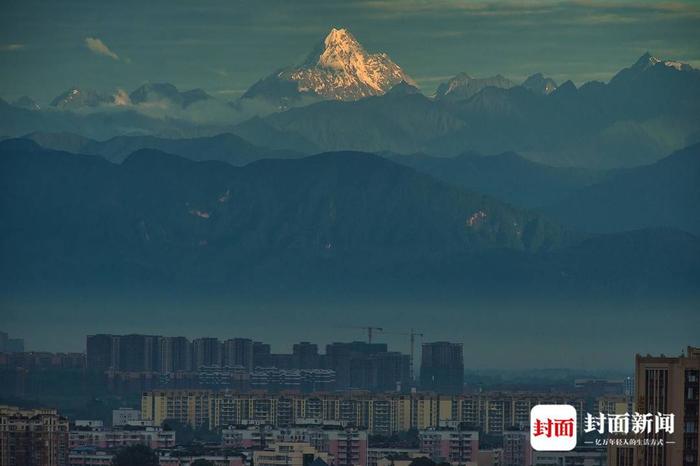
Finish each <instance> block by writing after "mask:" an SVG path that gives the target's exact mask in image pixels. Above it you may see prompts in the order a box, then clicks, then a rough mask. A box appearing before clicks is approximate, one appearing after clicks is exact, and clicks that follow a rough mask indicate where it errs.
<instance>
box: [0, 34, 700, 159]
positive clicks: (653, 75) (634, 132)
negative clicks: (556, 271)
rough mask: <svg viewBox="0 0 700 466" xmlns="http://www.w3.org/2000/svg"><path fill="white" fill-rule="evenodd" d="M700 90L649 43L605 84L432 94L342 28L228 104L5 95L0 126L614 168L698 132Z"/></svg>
mask: <svg viewBox="0 0 700 466" xmlns="http://www.w3.org/2000/svg"><path fill="white" fill-rule="evenodd" d="M698 102H700V71H698V70H696V69H694V68H693V67H692V66H690V65H688V64H684V63H680V62H677V61H673V60H664V59H659V58H656V57H654V56H652V55H650V54H649V53H645V54H644V55H642V56H641V57H640V58H639V59H638V60H637V61H636V62H635V63H634V64H632V65H631V66H629V67H627V68H624V69H622V70H621V71H620V72H618V73H617V74H616V75H615V76H613V77H612V79H611V80H610V81H609V82H607V83H603V82H588V83H584V84H583V85H581V86H576V85H575V84H574V83H573V82H571V81H566V82H564V83H562V84H560V85H557V83H556V82H554V80H552V79H551V78H548V77H546V76H544V75H543V74H542V73H534V74H532V75H531V76H530V77H528V78H527V79H526V80H525V81H524V82H522V83H521V84H519V85H518V84H516V83H515V82H514V81H513V80H510V79H508V78H506V77H503V76H501V75H496V76H492V77H488V78H478V77H474V75H473V74H472V73H471V72H469V73H468V72H463V73H459V74H458V75H456V76H455V77H453V78H451V79H450V80H448V81H446V82H445V83H442V84H440V85H439V86H438V88H437V91H436V93H435V96H426V95H425V94H423V93H421V92H420V91H419V90H418V89H417V85H416V83H415V81H414V80H413V79H412V78H411V77H410V76H409V74H408V73H407V72H406V71H405V70H404V69H403V68H401V67H400V66H399V65H398V64H396V63H395V62H393V61H392V60H391V59H390V58H389V56H388V55H387V54H386V53H382V52H380V53H369V52H367V51H366V49H365V48H364V47H363V46H362V45H361V44H360V42H359V41H358V40H357V39H356V38H355V37H354V36H353V35H352V34H351V33H350V32H349V31H348V30H347V29H342V28H339V29H332V30H331V31H330V33H329V34H328V35H327V36H326V37H325V38H324V39H323V40H322V41H320V42H319V43H318V45H317V46H316V47H315V48H313V49H312V51H311V52H310V53H309V54H308V56H307V58H306V59H305V60H303V61H302V63H300V64H298V65H294V66H289V67H282V68H279V69H278V71H276V72H274V73H272V74H270V75H269V76H267V77H265V78H263V79H261V80H260V81H258V82H257V83H255V84H253V85H252V86H251V87H250V88H249V89H248V90H247V91H246V92H245V93H244V94H243V95H242V97H241V98H239V99H237V100H236V101H234V102H223V101H219V99H216V98H214V97H212V96H211V95H209V94H207V93H206V92H205V91H204V90H201V89H193V90H190V91H180V90H178V89H177V87H175V86H174V85H172V84H168V83H149V84H145V85H143V86H141V87H139V88H138V89H136V90H134V91H132V92H131V93H128V94H127V93H126V92H124V91H117V92H116V93H115V92H112V93H103V92H99V91H91V90H83V89H79V88H75V89H70V90H69V91H67V92H65V93H63V94H61V95H59V96H58V97H57V98H56V99H54V102H53V106H50V107H49V108H48V109H44V108H42V107H41V105H40V104H37V103H36V102H33V101H32V100H31V99H30V98H27V99H23V100H22V101H21V102H19V101H18V102H16V103H15V104H10V103H8V102H5V101H2V102H0V116H2V118H0V136H2V137H20V136H24V135H26V134H28V133H32V132H37V131H39V132H51V133H56V132H70V133H75V134H79V135H82V136H84V137H88V138H90V139H98V140H106V139H110V138H114V137H117V136H124V135H149V136H155V137H160V138H186V139H192V138H197V137H204V136H213V135H216V134H221V133H231V134H236V135H238V136H240V137H242V138H243V139H246V140H247V141H248V142H249V143H251V144H252V145H254V146H259V147H267V148H270V149H275V150H284V151H287V152H289V151H291V152H305V153H316V152H324V151H338V150H356V151H364V152H393V153H397V154H416V153H423V154H427V155H430V156H436V157H446V156H456V155H459V154H464V153H470V152H476V153H481V154H501V153H505V152H515V153H518V154H520V155H521V156H523V157H525V158H527V159H528V160H531V161H534V162H538V163H542V164H546V165H550V166H569V167H579V168H586V169H610V168H620V167H633V166H638V165H643V164H649V163H653V162H656V161H658V160H660V159H661V158H663V157H664V156H666V155H668V154H669V153H671V152H673V151H674V150H679V149H682V148H683V147H686V146H689V145H692V144H694V143H696V142H698V141H700V104H699V103H698ZM170 151H172V150H170Z"/></svg>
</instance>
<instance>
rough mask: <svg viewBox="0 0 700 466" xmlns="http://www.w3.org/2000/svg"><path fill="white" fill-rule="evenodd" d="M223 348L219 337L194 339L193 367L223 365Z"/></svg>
mask: <svg viewBox="0 0 700 466" xmlns="http://www.w3.org/2000/svg"><path fill="white" fill-rule="evenodd" d="M222 350H223V348H222V345H221V342H220V341H219V339H218V338H210V337H206V338H196V339H194V340H193V341H192V354H193V356H192V364H193V367H192V368H193V369H199V368H200V367H212V366H221V364H222V362H223V357H222V356H223V355H222V352H223V351H222Z"/></svg>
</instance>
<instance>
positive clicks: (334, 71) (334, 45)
mask: <svg viewBox="0 0 700 466" xmlns="http://www.w3.org/2000/svg"><path fill="white" fill-rule="evenodd" d="M402 81H405V82H406V83H408V84H410V85H412V86H416V83H415V81H414V80H413V78H411V77H410V76H409V75H408V74H406V73H405V72H404V71H403V69H401V67H400V66H399V65H397V64H396V63H394V62H393V61H392V60H391V58H389V55H387V54H386V53H368V52H367V51H366V50H365V48H364V47H363V46H362V44H360V42H359V41H358V40H357V39H356V38H355V36H353V35H352V33H350V31H348V30H347V29H344V28H333V29H331V31H330V32H329V33H328V34H327V35H326V36H325V38H324V39H323V40H322V41H320V42H319V44H318V45H317V46H316V47H315V48H314V49H313V50H312V52H311V53H310V54H309V55H308V56H307V58H306V60H304V61H303V62H302V63H301V64H300V65H298V66H294V67H290V68H285V69H282V70H281V71H279V72H277V73H275V74H273V75H271V76H268V77H267V78H264V79H262V80H260V81H258V82H257V83H256V84H254V85H253V86H252V87H251V88H250V89H249V90H248V91H247V92H246V93H245V94H244V96H243V97H244V98H258V97H261V98H263V99H267V100H271V101H276V102H280V104H281V107H284V106H287V105H289V104H290V103H294V101H295V100H300V99H301V97H302V96H317V97H319V98H322V99H331V100H346V101H351V100H358V99H361V98H364V97H369V96H373V95H382V94H385V93H387V92H388V91H389V90H390V89H391V88H393V87H394V86H395V85H397V84H399V83H400V82H402ZM290 84H291V86H290Z"/></svg>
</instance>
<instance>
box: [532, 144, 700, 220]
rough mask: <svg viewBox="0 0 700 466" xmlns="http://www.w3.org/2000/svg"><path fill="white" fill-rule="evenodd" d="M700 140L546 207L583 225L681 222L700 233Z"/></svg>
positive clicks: (558, 216)
mask: <svg viewBox="0 0 700 466" xmlns="http://www.w3.org/2000/svg"><path fill="white" fill-rule="evenodd" d="M698 205H700V144H695V145H693V146H690V147H687V148H685V149H683V150H680V151H677V152H675V153H673V154H671V155H670V156H668V157H666V158H664V159H662V160H660V161H658V162H656V163H654V164H651V165H646V166H641V167H635V168H630V169H627V170H620V171H618V172H617V173H615V174H613V175H611V176H609V177H608V178H606V179H604V180H603V181H601V182H599V183H596V184H592V185H590V186H588V187H584V188H581V189H580V190H578V191H576V192H574V193H571V194H570V195H569V196H567V197H566V198H564V199H562V200H561V201H559V202H556V203H552V204H551V205H550V206H548V207H545V208H544V209H543V210H544V211H545V212H546V213H547V214H549V215H551V216H552V217H553V218H556V219H557V220H559V221H560V222H562V223H564V224H566V225H569V226H571V227H573V228H577V229H579V230H583V231H588V232H596V233H608V232H616V231H624V230H635V229H641V228H659V227H667V228H669V227H670V228H676V229H679V230H684V231H687V232H690V233H693V234H700V214H698Z"/></svg>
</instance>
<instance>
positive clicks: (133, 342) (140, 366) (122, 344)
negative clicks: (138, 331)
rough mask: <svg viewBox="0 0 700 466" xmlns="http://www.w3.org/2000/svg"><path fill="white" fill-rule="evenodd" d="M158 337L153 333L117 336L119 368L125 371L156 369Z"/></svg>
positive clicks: (157, 368)
mask: <svg viewBox="0 0 700 466" xmlns="http://www.w3.org/2000/svg"><path fill="white" fill-rule="evenodd" d="M158 339H159V337H157V336H153V335H122V336H120V337H119V369H120V370H122V371H127V372H152V371H158V370H159V369H160V368H159V364H160V356H159V352H160V347H159V344H158Z"/></svg>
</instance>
